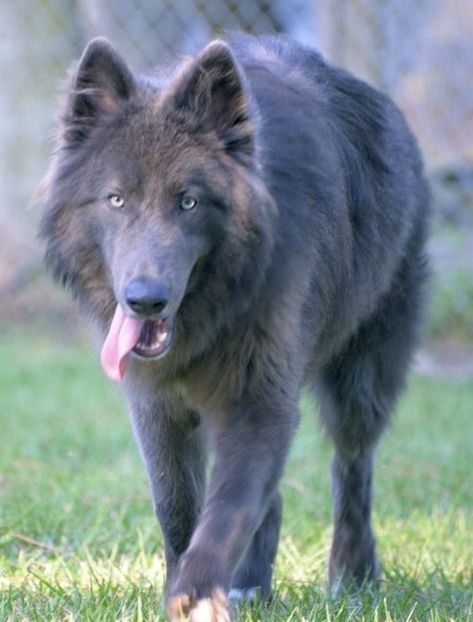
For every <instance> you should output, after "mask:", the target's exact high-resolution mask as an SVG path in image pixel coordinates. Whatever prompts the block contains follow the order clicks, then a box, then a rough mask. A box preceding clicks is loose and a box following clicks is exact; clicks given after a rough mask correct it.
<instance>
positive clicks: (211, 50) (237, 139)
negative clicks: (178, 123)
mask: <svg viewBox="0 0 473 622" xmlns="http://www.w3.org/2000/svg"><path fill="white" fill-rule="evenodd" d="M172 96H173V105H174V107H175V108H177V109H178V110H181V111H185V112H187V113H189V114H188V117H189V120H190V121H191V122H193V123H195V124H196V125H198V126H202V127H203V128H205V129H209V128H212V129H214V130H215V131H216V132H217V135H218V136H219V138H220V139H221V140H223V142H224V146H225V149H226V150H227V151H228V152H229V153H230V154H232V155H233V156H235V157H237V158H241V157H243V158H244V159H245V160H247V159H248V158H251V157H252V156H253V154H254V149H255V145H254V142H255V141H254V114H252V106H251V100H250V96H249V94H248V90H247V88H246V85H245V78H244V76H243V74H242V71H241V69H240V67H239V65H238V62H237V61H236V59H235V58H234V56H233V54H232V52H231V50H230V48H229V47H228V45H227V44H226V43H225V42H224V41H220V40H216V41H213V42H212V43H210V44H209V45H208V46H207V47H206V48H204V50H203V51H202V52H201V53H200V54H199V56H197V58H195V59H194V60H192V61H191V62H190V63H189V64H188V65H187V66H185V67H184V68H183V70H182V71H181V72H180V74H179V75H178V77H177V79H176V81H175V83H174V85H173V87H172Z"/></svg>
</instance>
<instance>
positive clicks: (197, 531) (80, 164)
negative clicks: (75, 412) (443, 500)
mask: <svg viewBox="0 0 473 622" xmlns="http://www.w3.org/2000/svg"><path fill="white" fill-rule="evenodd" d="M47 180H48V181H47V184H46V187H45V190H44V193H45V209H44V214H43V218H42V224H41V235H42V237H43V239H44V240H45V244H46V257H47V261H48V263H49V264H50V266H51V267H52V269H53V271H54V273H55V274H56V276H57V277H58V278H59V279H60V280H61V281H62V282H63V283H64V284H66V285H67V286H68V287H69V288H70V290H71V291H72V292H73V294H74V295H75V296H76V297H77V298H78V299H79V300H80V301H81V303H82V306H83V308H84V309H85V311H86V312H87V313H89V314H90V315H91V317H92V318H93V319H94V321H96V322H97V324H98V325H99V327H100V328H101V330H102V331H103V333H104V334H105V332H106V331H107V330H108V326H109V324H110V320H111V317H112V314H113V310H114V308H115V306H116V304H117V301H118V302H119V303H121V304H122V306H123V308H125V309H126V308H127V307H126V296H125V293H124V292H125V290H126V288H127V286H128V285H129V283H130V282H131V281H132V280H133V279H135V280H136V279H141V281H140V282H145V281H146V282H155V283H156V284H157V287H158V286H159V288H161V290H160V291H165V292H166V304H167V311H166V313H168V314H169V316H170V317H172V321H173V327H174V328H173V343H172V347H171V348H170V351H169V353H168V354H167V356H165V357H164V358H163V359H162V360H157V361H143V360H142V359H139V358H137V357H132V359H131V360H130V362H129V365H128V369H127V372H126V375H125V380H124V389H125V393H126V396H127V400H128V403H129V407H130V413H131V417H132V420H133V424H134V429H135V432H136V436H137V440H138V443H139V445H140V447H141V451H142V454H143V458H144V462H145V465H146V468H147V471H148V475H149V480H150V485H151V491H152V494H153V499H154V505H155V509H156V514H157V516H158V519H159V521H160V523H161V527H162V530H163V533H164V539H165V546H166V557H167V563H168V585H167V594H168V610H169V612H170V615H171V617H172V618H173V619H179V618H178V616H179V615H180V613H183V614H184V615H190V614H191V612H192V610H193V609H194V608H195V607H197V606H198V602H199V600H200V599H202V598H204V597H210V598H211V600H210V601H209V602H210V603H211V607H212V608H213V609H212V611H213V612H214V613H213V615H214V619H226V618H225V616H226V613H222V612H225V611H226V607H227V606H226V603H225V596H224V594H225V593H228V591H229V590H230V588H231V587H232V586H233V588H234V589H235V590H239V593H243V594H244V593H245V592H246V593H249V594H254V593H255V592H254V590H255V589H256V590H257V591H259V594H260V596H261V597H263V598H265V597H267V596H268V595H269V592H270V587H271V577H272V569H273V564H274V558H275V555H276V548H277V540H278V534H279V527H280V520H281V504H280V497H279V493H278V483H279V481H280V478H281V475H282V473H283V470H284V464H285V461H286V457H287V454H288V451H289V447H290V443H291V439H292V436H293V433H294V430H295V427H296V425H297V421H298V417H299V409H298V400H299V396H300V392H301V390H302V388H303V387H304V386H306V387H307V388H308V389H309V390H311V391H312V392H314V394H315V395H316V397H317V398H318V399H319V400H320V403H321V407H322V419H323V421H324V423H325V426H326V428H327V430H328V432H329V434H330V436H331V437H332V438H333V441H334V445H335V448H336V453H335V459H334V464H333V471H332V475H333V491H334V507H335V512H334V513H335V533H334V542H333V546H332V552H331V559H330V577H331V579H332V581H333V582H334V583H337V584H338V583H339V582H340V581H341V582H343V583H344V584H349V583H351V582H355V583H357V584H361V583H362V582H363V581H364V580H365V579H370V578H374V577H376V576H377V575H378V562H377V560H376V556H375V544H374V537H373V533H372V530H371V525H370V512H371V478H372V462H373V453H374V450H375V447H376V444H377V442H378V440H379V438H380V436H381V434H382V432H383V430H384V428H385V427H386V424H387V422H388V421H389V418H390V416H391V414H392V411H393V409H394V406H395V403H396V399H397V397H398V395H399V392H400V390H401V389H402V386H403V384H404V381H405V377H406V374H407V371H408V368H409V362H410V359H411V356H412V352H413V349H414V347H415V345H416V342H417V335H418V329H419V326H420V323H421V318H422V310H423V306H424V305H423V287H424V283H425V279H426V275H427V270H426V261H425V257H424V246H425V240H426V235H427V220H428V212H429V205H428V204H429V197H428V190H427V186H426V183H425V180H424V174H423V167H422V162H421V158H420V155H419V153H418V149H417V146H416V143H415V140H414V138H413V136H412V134H411V133H410V131H409V130H408V128H407V126H406V124H405V122H404V120H403V117H402V115H401V113H400V112H399V111H398V109H397V108H396V107H395V105H394V104H393V103H392V102H391V101H390V100H389V99H388V98H387V97H385V96H384V95H382V94H380V93H378V92H377V91H375V90H374V89H372V88H370V87H369V86H368V85H366V84H364V83H362V82H360V81H358V80H357V79H355V78H354V77H352V76H351V75H349V74H347V73H345V72H343V71H341V70H339V69H336V68H333V67H331V66H329V65H328V64H326V63H325V61H324V60H323V59H322V58H321V57H320V56H319V55H318V54H317V53H316V52H314V51H312V50H310V49H308V48H305V47H302V46H301V45H299V44H297V43H294V42H292V41H290V40H289V39H286V38H283V37H261V38H251V37H248V36H244V35H239V36H236V37H234V38H233V39H232V40H231V41H230V42H229V43H224V42H214V43H212V44H211V45H210V46H208V47H207V48H206V49H205V50H204V51H203V52H202V53H201V54H200V55H198V56H197V57H196V58H194V59H190V60H188V61H185V62H184V63H183V64H182V65H181V66H180V67H178V68H177V69H176V71H175V72H174V73H172V74H171V75H170V76H166V75H165V74H158V73H153V74H150V75H147V76H138V75H135V74H133V72H131V71H130V70H129V69H128V68H127V66H126V64H125V62H124V61H123V60H122V59H121V58H120V56H119V55H118V53H117V52H115V50H113V49H112V48H111V46H110V45H109V44H108V43H107V42H106V41H104V40H96V41H94V42H92V43H91V44H90V46H89V47H88V49H87V50H86V52H85V53H84V56H83V58H82V60H81V61H80V62H79V64H78V65H77V67H76V68H75V70H74V71H73V73H72V77H71V83H70V87H69V91H68V96H67V98H66V101H65V104H64V109H63V122H62V125H61V127H60V131H59V139H58V152H57V154H56V156H55V159H54V161H53V164H52V168H51V170H50V172H49V174H48V177H47ZM117 186H118V187H119V188H120V191H121V192H122V194H123V195H124V196H125V197H126V199H127V203H126V209H124V210H122V211H121V212H120V213H118V212H117V211H115V212H112V211H111V210H110V209H109V207H107V205H106V200H105V197H106V195H107V192H110V191H113V190H114V189H116V187H117ZM183 192H191V194H193V195H195V196H197V198H198V207H197V208H196V209H195V210H193V211H192V212H189V213H184V212H182V211H179V209H178V207H177V206H178V204H179V197H180V196H182V193H183ZM127 312H128V313H129V314H130V315H133V311H132V310H130V309H128V311H127ZM209 451H211V452H212V453H213V456H214V466H213V470H212V474H211V477H210V480H209V482H208V483H207V485H205V481H204V480H205V478H204V473H205V464H206V455H207V453H208V452H209ZM235 593H236V592H233V594H235ZM209 615H210V614H209ZM222 616H223V617H222ZM209 619H210V618H209Z"/></svg>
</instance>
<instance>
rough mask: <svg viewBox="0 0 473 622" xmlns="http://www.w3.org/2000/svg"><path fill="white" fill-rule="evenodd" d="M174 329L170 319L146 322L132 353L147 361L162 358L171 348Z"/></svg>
mask: <svg viewBox="0 0 473 622" xmlns="http://www.w3.org/2000/svg"><path fill="white" fill-rule="evenodd" d="M171 341H172V329H171V326H170V322H169V320H168V319H161V320H144V322H143V326H142V328H141V331H140V334H139V337H138V341H137V342H136V345H135V346H134V348H133V350H132V352H133V354H136V355H137V356H140V357H142V358H147V359H155V358H161V357H162V356H164V355H165V354H166V353H167V352H168V350H169V347H170V346H171Z"/></svg>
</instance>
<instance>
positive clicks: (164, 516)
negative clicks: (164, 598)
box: [130, 397, 205, 590]
mask: <svg viewBox="0 0 473 622" xmlns="http://www.w3.org/2000/svg"><path fill="white" fill-rule="evenodd" d="M130 402H131V418H132V422H133V428H134V431H135V435H136V437H137V440H138V443H139V446H140V449H141V454H142V456H143V459H144V462H145V465H146V470H147V472H148V478H149V482H150V486H151V492H152V495H153V502H154V508H155V512H156V515H157V517H158V520H159V522H160V525H161V528H162V531H163V536H164V545H165V551H166V587H167V590H169V585H170V584H171V583H172V580H173V576H174V574H175V572H176V567H177V564H178V561H179V557H180V555H181V554H182V553H183V552H184V551H185V550H186V549H187V548H188V546H189V542H190V539H191V536H192V532H193V530H194V528H195V526H196V523H197V520H198V516H199V514H200V511H201V508H202V505H203V501H204V492H205V448H204V443H203V439H202V435H201V430H200V423H199V417H198V415H197V414H196V413H194V412H192V411H190V410H188V409H185V408H183V407H182V406H180V405H179V404H172V403H170V402H169V401H168V400H166V399H164V398H162V397H159V398H158V397H157V398H155V399H154V401H150V402H145V403H144V402H140V401H139V400H137V399H134V400H130Z"/></svg>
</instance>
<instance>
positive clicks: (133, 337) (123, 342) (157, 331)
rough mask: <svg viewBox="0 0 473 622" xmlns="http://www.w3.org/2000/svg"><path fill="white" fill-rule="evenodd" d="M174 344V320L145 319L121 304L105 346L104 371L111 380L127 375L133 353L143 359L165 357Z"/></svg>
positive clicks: (118, 306)
mask: <svg viewBox="0 0 473 622" xmlns="http://www.w3.org/2000/svg"><path fill="white" fill-rule="evenodd" d="M171 343H172V319H171V318H165V319H159V320H151V319H147V320H145V319H141V318H136V317H130V316H128V315H125V313H124V312H123V309H122V307H121V306H120V304H117V306H116V308H115V314H114V316H113V319H112V323H111V325H110V328H109V330H108V333H107V335H106V337H105V341H104V343H103V346H102V352H101V355H100V360H101V363H102V368H103V370H104V372H105V373H106V374H107V376H108V377H109V378H110V379H111V380H115V381H117V382H119V381H120V380H122V379H123V376H124V375H125V371H126V366H127V360H128V358H129V355H130V354H133V355H135V356H138V357H140V358H143V359H159V358H161V357H163V356H164V355H165V354H166V353H167V352H168V350H169V349H170V347H171Z"/></svg>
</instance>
